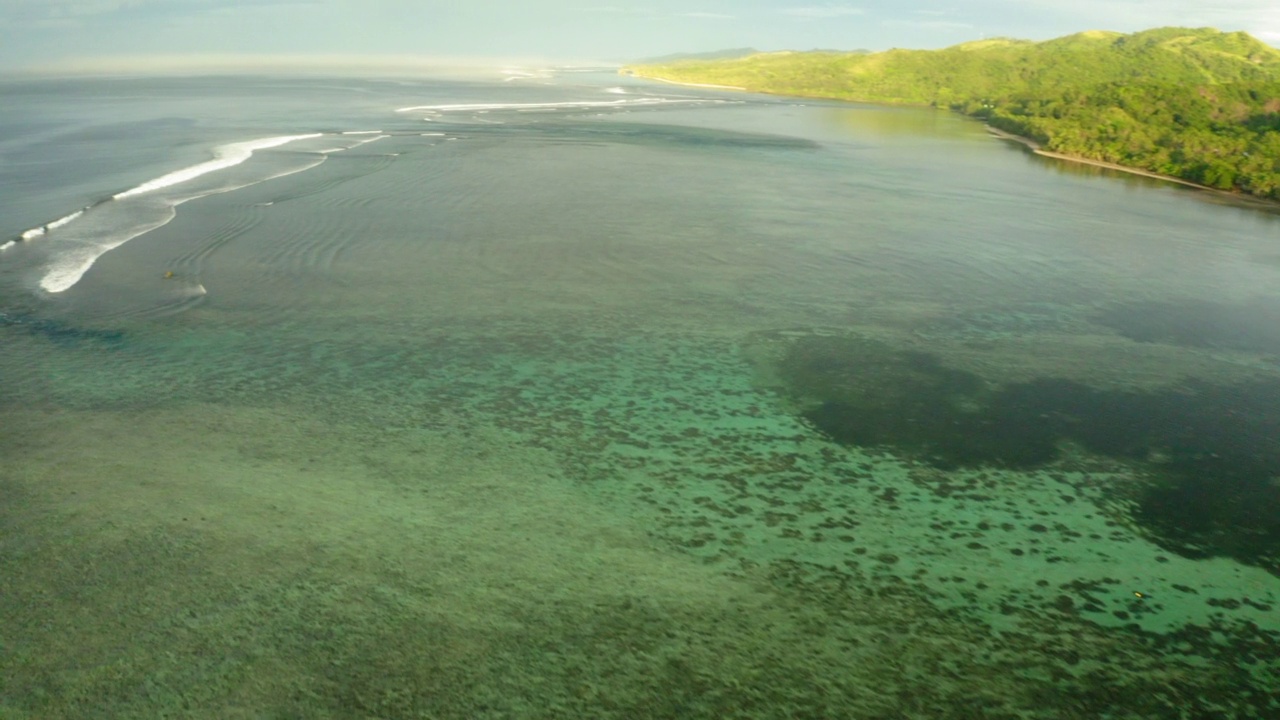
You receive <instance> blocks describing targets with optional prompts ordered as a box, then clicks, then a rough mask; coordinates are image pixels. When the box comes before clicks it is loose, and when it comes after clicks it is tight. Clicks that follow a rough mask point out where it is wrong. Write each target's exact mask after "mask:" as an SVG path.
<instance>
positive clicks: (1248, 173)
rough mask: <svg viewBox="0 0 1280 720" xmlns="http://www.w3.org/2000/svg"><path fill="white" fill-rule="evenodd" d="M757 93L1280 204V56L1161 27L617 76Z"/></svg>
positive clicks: (641, 70)
mask: <svg viewBox="0 0 1280 720" xmlns="http://www.w3.org/2000/svg"><path fill="white" fill-rule="evenodd" d="M626 70H627V71H629V72H631V73H633V74H635V75H638V76H641V77H651V78H660V79H665V80H673V81H677V82H696V83H708V84H715V85H732V86H737V87H742V88H744V89H747V90H752V91H757V92H768V93H778V94H786V95H801V96H807V97H824V98H837V99H843V100H861V101H869V102H887V103H911V104H922V105H923V104H927V105H933V106H936V107H941V108H951V109H954V110H958V111H960V112H963V113H966V114H968V115H972V116H975V117H979V118H982V119H985V120H986V121H987V122H989V123H990V124H991V125H992V126H994V127H998V128H1001V129H1003V130H1008V131H1010V132H1013V133H1017V134H1019V135H1024V136H1026V137H1029V138H1032V139H1034V140H1036V141H1037V142H1039V143H1040V144H1042V145H1043V146H1044V147H1045V149H1047V150H1050V151H1053V152H1058V153H1063V154H1066V155H1073V156H1077V157H1082V158H1089V159H1094V160H1102V161H1106V162H1111V163H1117V164H1121V165H1127V166H1130V167H1136V168H1140V169H1143V170H1148V171H1151V172H1157V173H1161V174H1165V175H1171V176H1174V177H1179V178H1183V179H1185V180H1190V181H1192V182H1197V183H1202V184H1205V185H1209V186H1212V187H1216V188H1221V189H1228V190H1229V189H1235V190H1240V191H1243V192H1247V193H1252V194H1254V195H1258V196H1261V197H1269V198H1277V199H1280V50H1277V49H1276V48H1273V47H1271V46H1269V45H1266V44H1264V43H1262V42H1261V41H1259V40H1257V39H1255V38H1253V37H1252V36H1250V35H1248V34H1246V33H1239V32H1237V33H1224V32H1220V31H1218V30H1214V29H1211V28H1199V29H1188V28H1160V29H1156V30H1147V31H1145V32H1139V33H1134V34H1131V35H1124V34H1121V33H1111V32H1098V31H1092V32H1084V33H1079V34H1076V35H1070V36H1067V37H1062V38H1058V39H1055V40H1049V41H1046V42H1030V41H1023V40H1009V39H997V40H982V41H978V42H971V43H965V44H963V45H957V46H955V47H950V48H946V49H944V50H889V51H887V52H881V53H873V54H866V53H831V52H803V53H800V52H775V53H757V54H754V55H750V56H747V57H742V58H735V59H726V60H715V61H686V62H678V63H669V64H660V65H642V66H633V67H629V68H626Z"/></svg>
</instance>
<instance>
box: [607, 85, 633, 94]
mask: <svg viewBox="0 0 1280 720" xmlns="http://www.w3.org/2000/svg"><path fill="white" fill-rule="evenodd" d="M605 92H607V93H613V94H614V95H627V94H629V93H628V92H627V91H626V89H625V88H620V87H611V88H608V89H606V90H605Z"/></svg>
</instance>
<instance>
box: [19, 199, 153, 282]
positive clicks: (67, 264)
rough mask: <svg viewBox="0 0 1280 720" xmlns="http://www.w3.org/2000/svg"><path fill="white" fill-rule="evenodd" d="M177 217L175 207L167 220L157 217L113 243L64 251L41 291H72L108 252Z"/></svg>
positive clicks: (96, 244)
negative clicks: (71, 288) (70, 289)
mask: <svg viewBox="0 0 1280 720" xmlns="http://www.w3.org/2000/svg"><path fill="white" fill-rule="evenodd" d="M173 216H174V211H173V207H172V206H171V207H169V212H168V215H167V217H163V218H156V219H155V220H153V221H151V222H149V223H144V224H140V225H136V226H134V227H133V228H130V230H129V231H128V232H126V233H123V234H121V235H117V236H115V237H113V238H110V239H109V240H106V241H99V242H94V243H91V244H83V245H80V246H79V247H76V248H74V249H72V250H70V251H66V252H63V253H62V254H60V255H59V256H58V257H57V259H56V260H54V261H53V264H52V265H51V266H50V267H49V270H48V271H47V272H45V274H44V277H43V278H40V288H41V289H42V290H44V291H45V292H50V293H60V292H63V291H64V290H67V289H69V288H70V287H71V286H72V285H75V284H76V283H78V282H80V278H82V277H84V274H85V273H87V272H89V268H91V267H93V263H94V262H96V261H97V259H98V258H100V257H102V255H103V254H104V253H106V252H108V251H110V250H114V249H116V248H118V247H120V246H121V245H123V244H125V243H127V242H129V241H130V240H132V239H134V238H136V237H138V236H139V235H142V234H143V233H148V232H151V231H152V230H155V229H156V228H158V227H160V226H162V225H165V224H167V223H168V222H169V221H170V220H172V219H173Z"/></svg>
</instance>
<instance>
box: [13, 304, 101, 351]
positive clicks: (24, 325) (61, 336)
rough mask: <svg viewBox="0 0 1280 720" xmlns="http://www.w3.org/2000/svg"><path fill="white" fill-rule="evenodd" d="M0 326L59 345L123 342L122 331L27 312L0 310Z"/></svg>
mask: <svg viewBox="0 0 1280 720" xmlns="http://www.w3.org/2000/svg"><path fill="white" fill-rule="evenodd" d="M0 327H12V328H16V329H18V330H22V331H26V332H28V333H31V334H32V335H37V336H40V337H43V338H45V339H47V340H50V341H52V342H54V343H57V344H58V345H61V346H64V347H65V346H69V345H78V344H81V343H84V342H96V343H101V344H105V345H113V346H114V345H120V344H122V343H124V340H125V337H124V333H123V332H121V331H119V330H99V329H93V328H83V327H77V326H75V325H72V324H70V323H66V322H60V321H58V320H51V319H48V318H41V317H36V316H34V315H30V314H27V313H21V312H11V313H5V312H0Z"/></svg>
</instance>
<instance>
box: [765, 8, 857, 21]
mask: <svg viewBox="0 0 1280 720" xmlns="http://www.w3.org/2000/svg"><path fill="white" fill-rule="evenodd" d="M779 12H781V13H782V14H783V15H790V16H792V17H798V18H805V19H810V20H812V19H817V18H838V17H849V16H851V15H863V14H865V13H866V11H865V10H863V9H862V8H859V7H851V6H849V5H815V6H809V7H795V8H784V9H782V10H780V11H779Z"/></svg>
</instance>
